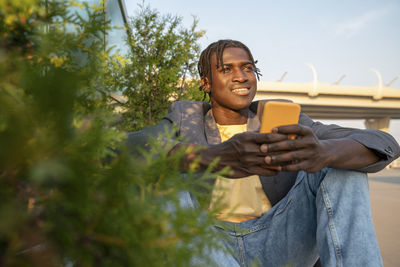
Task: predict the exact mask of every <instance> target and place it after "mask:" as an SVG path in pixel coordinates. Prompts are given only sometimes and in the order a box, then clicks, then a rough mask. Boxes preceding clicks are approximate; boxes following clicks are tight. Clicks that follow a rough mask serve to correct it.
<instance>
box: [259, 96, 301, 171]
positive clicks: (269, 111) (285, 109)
mask: <svg viewBox="0 0 400 267" xmlns="http://www.w3.org/2000/svg"><path fill="white" fill-rule="evenodd" d="M300 109H301V108H300V105H299V104H295V103H292V102H276V101H271V102H267V103H265V105H264V110H263V115H262V119H261V127H260V133H271V132H272V129H273V128H275V127H278V126H283V125H290V124H297V123H298V122H299V116H300ZM290 138H291V139H295V135H290ZM261 167H263V168H267V169H272V170H277V167H275V166H265V165H263V166H261Z"/></svg>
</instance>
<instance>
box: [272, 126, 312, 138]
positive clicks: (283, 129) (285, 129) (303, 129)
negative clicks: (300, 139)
mask: <svg viewBox="0 0 400 267" xmlns="http://www.w3.org/2000/svg"><path fill="white" fill-rule="evenodd" d="M276 132H277V133H280V134H286V135H287V134H295V135H300V136H304V135H308V134H310V133H312V131H311V129H310V128H309V127H307V126H304V125H300V124H292V125H285V126H279V127H277V128H276Z"/></svg>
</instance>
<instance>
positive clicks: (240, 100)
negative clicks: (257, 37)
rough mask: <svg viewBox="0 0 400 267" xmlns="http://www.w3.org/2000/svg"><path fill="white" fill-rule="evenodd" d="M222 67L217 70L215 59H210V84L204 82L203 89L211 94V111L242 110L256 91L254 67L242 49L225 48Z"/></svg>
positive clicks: (214, 57) (214, 56) (206, 81)
mask: <svg viewBox="0 0 400 267" xmlns="http://www.w3.org/2000/svg"><path fill="white" fill-rule="evenodd" d="M222 59H223V63H224V65H223V66H219V67H218V69H217V57H216V55H215V54H214V55H213V56H212V58H211V75H212V84H210V83H209V82H208V79H206V80H205V81H204V89H205V91H206V92H211V104H212V107H213V109H215V108H216V109H219V110H221V109H222V110H227V109H229V110H235V111H238V110H242V109H245V108H247V107H248V106H249V105H250V103H251V101H252V100H253V98H254V96H255V94H256V90H257V79H256V76H255V73H254V66H253V64H252V62H251V60H250V58H249V55H248V54H247V52H246V51H245V50H244V49H242V48H237V47H229V48H225V50H224V52H223V55H222Z"/></svg>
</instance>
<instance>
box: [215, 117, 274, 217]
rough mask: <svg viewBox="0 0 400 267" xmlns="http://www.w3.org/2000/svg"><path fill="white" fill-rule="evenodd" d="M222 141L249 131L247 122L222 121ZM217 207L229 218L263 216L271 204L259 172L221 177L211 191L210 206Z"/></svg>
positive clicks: (219, 215) (220, 126)
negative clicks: (256, 173) (232, 122)
mask: <svg viewBox="0 0 400 267" xmlns="http://www.w3.org/2000/svg"><path fill="white" fill-rule="evenodd" d="M217 126H218V130H219V132H220V135H221V141H222V142H224V141H226V140H228V139H230V138H231V137H232V136H234V135H235V134H238V133H242V132H245V131H247V124H241V125H219V124H217ZM215 207H217V209H218V213H217V214H216V217H217V219H219V220H222V221H228V222H235V223H237V222H243V221H246V220H250V219H254V218H258V217H261V216H262V215H263V214H264V213H266V212H267V211H268V210H269V209H270V208H271V203H270V201H269V199H268V197H267V196H266V195H265V193H264V190H263V188H262V185H261V182H260V178H259V176H258V175H252V176H248V177H244V178H240V179H228V178H224V177H218V178H217V180H216V181H215V185H214V188H213V191H212V196H211V202H210V209H213V208H215Z"/></svg>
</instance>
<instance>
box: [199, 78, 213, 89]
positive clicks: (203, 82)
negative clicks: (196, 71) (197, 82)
mask: <svg viewBox="0 0 400 267" xmlns="http://www.w3.org/2000/svg"><path fill="white" fill-rule="evenodd" d="M201 86H202V87H203V89H204V92H206V93H209V92H210V90H211V89H210V83H209V81H208V78H207V77H203V78H201Z"/></svg>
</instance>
